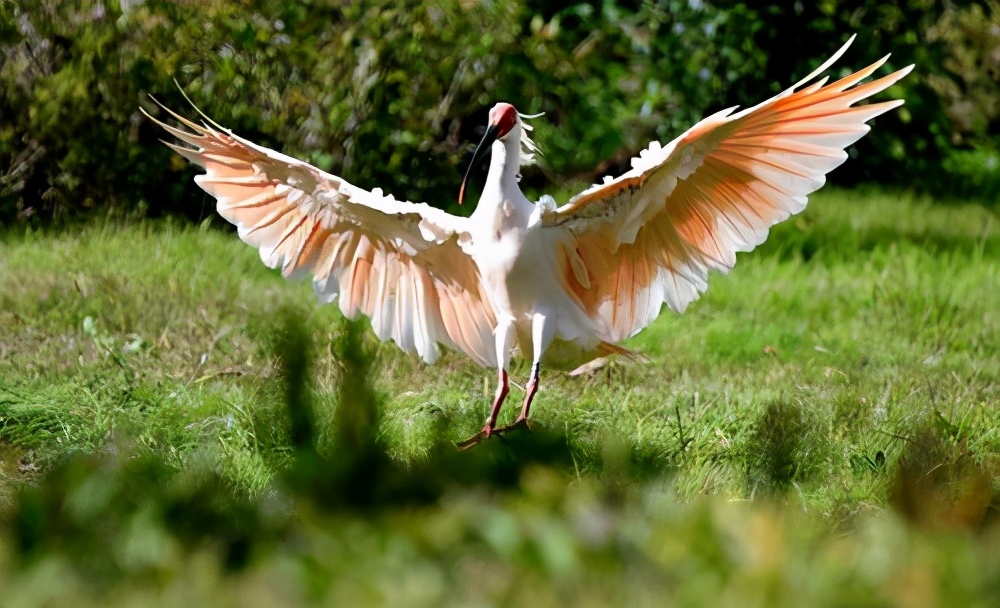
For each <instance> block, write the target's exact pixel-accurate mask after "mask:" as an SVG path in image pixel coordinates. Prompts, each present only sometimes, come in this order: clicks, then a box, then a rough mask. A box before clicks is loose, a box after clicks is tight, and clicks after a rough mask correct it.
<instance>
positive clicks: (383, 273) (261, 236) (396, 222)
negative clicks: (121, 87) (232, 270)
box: [147, 108, 496, 367]
mask: <svg viewBox="0 0 1000 608" xmlns="http://www.w3.org/2000/svg"><path fill="white" fill-rule="evenodd" d="M164 109H165V110H167V109H166V108H164ZM167 111H168V112H170V110H167ZM170 113H171V114H172V115H173V116H174V117H175V118H177V120H179V121H180V122H181V123H182V124H183V125H184V126H186V127H187V128H188V129H190V131H188V130H184V129H178V128H174V127H171V126H169V125H166V124H164V123H162V122H160V121H158V120H156V119H155V118H152V117H151V116H150V117H149V118H150V119H151V120H153V121H154V122H156V123H157V124H159V125H160V126H161V127H163V128H164V129H166V130H167V131H168V132H169V133H171V134H172V135H174V136H175V137H177V138H178V139H180V140H181V141H183V142H184V143H186V144H188V145H190V146H193V148H189V147H186V146H179V145H174V144H169V143H168V144H167V145H169V146H170V147H171V148H173V149H174V150H176V151H177V152H178V153H180V154H181V155H183V156H184V157H185V158H187V159H188V160H190V161H191V162H193V163H195V164H197V165H199V166H201V167H204V169H205V171H206V173H205V174H204V175H199V176H197V177H196V178H195V182H197V184H198V185H199V186H201V187H202V188H203V189H204V190H205V191H206V192H208V193H209V194H211V195H212V196H214V197H215V198H216V199H217V200H218V205H217V209H218V212H219V214H220V215H221V216H222V217H224V218H225V219H226V220H228V221H230V222H232V223H233V224H235V225H236V226H237V229H238V232H239V236H240V238H241V239H242V240H243V241H244V242H246V243H248V244H249V245H252V246H253V247H256V248H257V249H259V250H260V258H261V260H263V262H264V264H266V265H267V266H268V267H269V268H281V271H282V274H283V275H284V276H285V277H291V276H293V275H294V276H302V275H306V276H311V278H312V281H313V285H314V287H315V289H316V291H317V293H318V295H319V297H320V299H321V300H323V301H325V302H330V301H333V300H334V299H336V298H339V300H340V310H341V311H342V312H343V313H344V315H345V316H347V317H348V318H354V317H356V316H357V314H358V313H361V314H364V315H366V316H367V317H369V318H370V319H371V324H372V329H373V330H374V331H375V334H376V335H377V336H378V337H379V339H381V340H389V339H391V340H393V341H394V342H395V343H396V344H397V345H399V347H400V348H402V349H403V350H404V351H406V352H408V353H415V354H419V355H420V356H421V357H422V358H423V359H424V360H425V361H428V362H432V361H434V360H435V359H437V357H438V356H439V355H440V350H439V348H438V344H439V343H440V344H444V345H445V346H448V347H450V348H453V349H455V350H459V351H461V352H463V353H465V354H466V355H468V356H469V357H470V358H472V359H473V360H474V361H476V362H477V363H479V364H480V365H483V366H488V367H492V366H495V365H496V352H495V347H494V342H493V333H492V332H493V328H494V327H495V313H494V310H493V305H492V303H491V300H490V298H489V297H488V295H487V293H486V290H485V287H484V286H483V284H482V281H481V280H480V275H479V270H478V268H477V267H476V265H475V263H474V262H473V261H472V259H471V258H470V257H469V256H468V255H467V254H466V253H465V252H464V251H463V249H462V247H461V244H460V240H463V239H465V238H467V231H466V223H467V221H468V220H467V219H466V218H460V217H456V216H453V215H449V214H448V213H445V212H444V211H441V210H440V209H435V208H433V207H430V206H428V205H425V204H414V203H410V202H403V201H397V200H395V199H394V198H392V197H391V196H383V195H382V193H381V191H379V190H375V191H374V192H370V191H368V190H364V189H362V188H358V187H357V186H354V185H352V184H350V183H348V182H347V181H346V180H344V179H341V178H340V177H337V176H336V175H331V174H329V173H326V172H324V171H322V170H320V169H318V168H316V167H313V166H312V165H309V164H307V163H304V162H301V161H298V160H295V159H293V158H291V157H288V156H285V155H283V154H280V153H278V152H275V151H274V150H270V149H268V148H265V147H263V146H258V145H256V144H254V143H252V142H250V141H247V140H245V139H243V138H241V137H238V136H236V135H234V134H233V133H232V132H231V131H229V130H228V129H224V128H222V127H220V126H218V125H216V124H215V123H210V121H209V122H206V123H203V124H198V123H195V122H192V121H190V120H187V119H185V118H183V117H181V116H179V115H177V114H175V113H173V112H170ZM147 116H149V115H148V114H147Z"/></svg>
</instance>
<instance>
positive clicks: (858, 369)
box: [0, 192, 1000, 606]
mask: <svg viewBox="0 0 1000 608" xmlns="http://www.w3.org/2000/svg"><path fill="white" fill-rule="evenodd" d="M0 239H2V240H0V467H2V468H0V476H2V477H0V504H2V518H3V526H2V531H0V589H2V592H0V593H2V596H0V603H2V604H3V605H4V606H8V605H10V606H18V605H25V606H28V605H43V604H67V603H72V604H73V605H85V604H87V603H88V602H89V603H93V604H97V603H100V604H102V605H106V604H108V603H111V604H121V605H125V604H127V605H135V604H139V603H142V604H161V605H177V604H182V603H187V604H191V603H196V604H207V603H209V602H211V603H212V604H221V605H283V604H289V605H295V604H307V603H323V604H338V605H369V604H390V605H397V604H402V603H404V602H405V603H408V604H411V605H428V606H438V605H462V606H466V605H477V604H482V605H505V604H511V605H514V604H517V605H550V604H556V603H573V604H578V605H630V606H631V605H657V606H659V605H665V604H679V605H706V604H709V605H734V606H735V605H739V606H746V605H761V606H781V605H788V606H792V605H794V606H800V605H816V606H820V605H901V606H924V605H927V606H932V605H968V606H978V605H982V606H994V605H997V603H998V602H1000V525H998V518H997V517H996V515H997V508H998V507H1000V475H998V473H1000V436H998V428H1000V388H998V384H997V381H998V378H1000V352H998V351H1000V331H998V330H1000V303H998V300H997V293H998V290H1000V262H998V260H1000V232H998V230H997V217H996V214H995V211H993V210H991V209H987V208H984V207H982V206H978V205H971V204H970V205H950V206H940V205H933V204H931V203H930V202H928V201H925V200H913V199H909V198H906V197H900V196H894V195H888V194H884V193H879V192H868V193H855V192H851V193H845V192H839V193H838V192H834V193H832V194H825V195H820V196H816V197H814V200H813V202H812V203H811V205H810V208H809V210H808V211H807V212H806V214H804V215H803V216H802V217H800V218H796V219H794V220H792V221H791V222H789V223H788V224H786V225H782V226H779V227H777V228H776V229H775V230H774V232H773V234H772V237H771V239H770V240H769V242H768V243H767V245H766V246H764V247H762V248H761V249H760V250H758V251H756V252H754V253H752V254H749V255H743V256H741V258H740V262H739V264H738V265H737V268H736V269H735V270H734V271H733V273H732V274H731V275H730V276H729V277H721V276H716V277H714V278H713V279H712V280H711V287H710V289H709V291H708V293H707V294H706V296H705V297H704V298H703V299H702V300H701V301H700V302H698V303H697V304H695V305H693V306H692V307H691V309H690V310H689V311H688V313H687V314H685V315H683V316H680V317H677V316H673V315H671V314H669V313H667V314H665V315H664V316H663V317H662V318H661V319H660V320H659V321H657V323H656V324H655V325H654V326H653V327H651V328H650V329H648V330H647V331H646V332H644V333H643V334H641V335H640V336H638V337H637V338H635V339H634V340H633V342H632V343H631V344H630V346H632V347H634V348H639V349H640V350H642V351H643V352H645V353H646V354H647V355H648V358H649V361H647V362H643V363H625V362H612V363H610V364H609V365H607V366H606V367H604V368H602V369H600V370H598V371H597V372H595V373H594V374H592V375H591V376H586V377H581V378H569V377H566V376H564V375H562V374H561V373H560V372H558V371H556V370H547V373H544V375H543V385H542V386H543V388H542V392H541V393H540V394H539V398H538V400H537V401H536V403H537V406H536V408H535V415H536V422H537V424H536V427H540V428H539V429H538V430H537V431H535V432H532V433H527V434H521V435H511V436H510V437H509V438H508V439H507V440H506V441H490V442H487V443H486V444H484V445H482V446H480V447H479V448H477V449H475V450H473V451H471V452H468V453H458V452H456V451H455V450H454V448H453V447H451V445H450V441H452V440H455V439H458V438H461V437H463V436H465V435H468V434H471V432H473V431H474V430H476V429H477V428H478V426H479V425H481V420H482V419H483V417H484V416H485V412H486V408H487V406H488V395H489V394H490V393H491V392H492V386H491V382H492V378H493V374H492V373H491V372H489V371H486V370H480V369H478V368H475V367H474V366H472V365H470V364H469V363H467V362H465V361H464V360H462V359H461V358H460V357H458V356H454V355H451V356H447V357H445V359H444V360H443V361H442V362H441V363H439V364H438V365H437V366H433V367H429V366H425V365H423V364H421V363H419V362H417V361H415V360H413V359H411V358H408V357H405V356H403V355H401V354H399V353H398V352H397V351H396V350H395V348H394V347H393V346H392V345H378V344H376V343H374V342H373V340H372V339H371V338H370V337H369V336H368V334H367V332H366V331H365V330H364V328H363V324H362V326H360V327H359V326H357V325H354V324H345V323H344V322H343V321H342V320H341V319H340V318H339V315H338V314H337V312H336V310H335V307H330V306H327V307H319V306H317V305H315V304H314V303H313V301H312V299H311V295H310V293H309V291H310V289H309V287H308V285H303V284H297V285H288V284H285V283H284V282H283V281H282V280H281V279H280V278H279V277H277V276H275V274H274V273H272V272H269V271H267V270H266V269H264V268H262V267H261V265H260V263H259V261H258V260H257V259H256V254H255V252H253V251H252V250H250V249H249V248H247V247H245V246H243V245H242V244H240V243H239V242H238V241H237V240H236V239H235V237H234V236H232V235H229V234H224V233H221V232H219V231H215V230H211V229H207V227H205V228H202V229H193V228H188V227H179V226H177V225H173V224H169V223H150V224H140V225H136V226H103V227H88V228H84V229H80V230H77V231H75V232H68V233H60V234H52V235H49V234H7V235H4V236H3V237H0ZM516 369H517V374H516V378H515V379H518V378H523V376H524V375H525V373H526V371H527V370H526V369H525V367H524V366H523V365H521V366H520V367H518V368H516ZM543 371H544V370H543ZM516 397H517V395H516V394H515V395H514V398H515V400H516ZM515 409H516V408H515ZM747 499H750V500H747Z"/></svg>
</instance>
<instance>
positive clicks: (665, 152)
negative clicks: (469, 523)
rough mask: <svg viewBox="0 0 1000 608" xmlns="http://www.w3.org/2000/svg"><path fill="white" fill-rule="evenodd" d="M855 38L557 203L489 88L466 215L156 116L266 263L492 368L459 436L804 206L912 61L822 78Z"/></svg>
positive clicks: (607, 345)
mask: <svg viewBox="0 0 1000 608" xmlns="http://www.w3.org/2000/svg"><path fill="white" fill-rule="evenodd" d="M853 40H854V37H853V36H852V37H851V39H850V40H848V42H847V43H846V44H845V45H844V46H843V47H842V48H841V49H840V50H839V51H837V53H836V54H834V55H833V57H831V58H830V59H829V60H828V61H826V62H825V63H823V64H822V65H821V66H820V67H819V68H817V69H816V70H815V71H814V72H812V73H811V74H809V75H808V76H806V77H805V78H804V79H802V80H801V81H800V82H798V83H797V84H796V85H794V86H793V87H791V88H788V89H786V90H784V91H782V92H781V93H779V94H777V95H775V96H774V97H772V98H771V99H768V100H767V101H764V102H763V103H761V104H758V105H756V106H753V107H751V108H748V109H745V110H742V111H739V112H736V111H735V108H729V109H726V110H722V111H720V112H717V113H715V114H712V115H711V116H709V117H707V118H705V119H703V120H701V121H700V122H698V123H697V124H696V125H694V126H693V127H692V128H691V129H689V130H688V131H686V132H685V133H683V134H682V135H680V136H679V137H678V138H676V139H675V140H673V141H671V142H670V143H668V144H666V145H661V144H660V143H659V142H656V141H654V142H652V143H651V144H650V145H649V147H647V148H646V149H645V150H643V151H641V152H640V153H639V155H638V156H637V157H636V158H633V159H632V168H631V170H629V171H627V172H626V173H624V174H623V175H621V176H619V177H616V178H614V179H611V178H608V179H606V180H605V181H604V183H601V184H597V185H594V186H591V187H590V188H587V189H586V190H584V191H583V192H581V193H579V194H578V195H576V196H574V197H573V198H572V199H570V200H569V202H568V203H566V204H565V205H562V206H560V207H557V206H556V205H555V203H554V201H553V200H552V199H551V197H547V196H546V197H542V199H541V200H540V201H538V202H532V201H530V200H528V199H527V198H526V197H525V196H524V194H523V193H522V192H521V189H520V188H519V186H518V168H519V165H520V164H521V162H522V161H524V160H525V159H526V158H527V157H530V156H531V155H532V154H533V153H534V152H535V151H536V150H535V145H534V143H533V142H532V140H531V138H530V137H529V135H530V133H529V131H530V129H531V127H530V126H529V125H528V124H527V123H526V122H525V121H524V119H526V118H531V117H528V116H525V115H522V114H519V113H518V112H517V111H516V110H515V109H514V107H513V106H512V105H510V104H509V103H498V104H496V106H494V107H493V109H492V110H491V111H490V113H489V123H488V128H487V129H486V133H485V135H484V136H483V139H482V141H481V142H480V143H479V146H478V147H477V148H476V151H475V154H474V156H473V159H474V160H473V162H475V158H478V157H479V156H480V155H481V154H483V153H484V152H485V151H486V150H489V151H490V153H491V154H492V159H491V162H490V167H489V173H488V176H487V178H486V185H485V186H484V188H483V191H482V195H481V196H480V198H479V204H478V205H477V207H476V209H475V210H474V212H473V213H472V215H471V216H470V217H467V218H466V217H457V216H454V215H450V214H448V213H446V212H444V211H442V210H440V209H437V208H434V207H431V206H428V205H426V204H415V203H411V202H404V201H398V200H396V199H394V198H393V197H392V196H390V195H384V194H383V193H382V191H381V189H377V188H376V189H374V190H365V189H363V188H360V187H358V186H355V185H353V184H350V183H348V182H347V181H345V180H344V179H342V178H340V177H337V176H336V175H332V174H330V173H327V172H325V171H321V170H320V169H318V168H316V167H313V166H311V165H309V164H307V163H305V162H302V161H299V160H296V159H294V158H291V157H288V156H285V155H283V154H280V153H278V152H275V151H274V150H270V149H268V148H265V147H262V146H258V145H256V144H254V143H252V142H250V141H247V140H246V139H243V138H241V137H239V136H237V135H235V134H233V133H232V132H231V131H229V130H228V129H225V128H223V127H221V126H219V125H218V124H217V123H215V122H213V121H211V120H210V119H208V118H207V117H206V118H205V121H203V122H202V123H201V124H199V123H196V122H193V121H190V120H187V119H185V118H183V117H181V116H179V115H177V114H175V113H173V112H170V113H171V114H172V115H173V116H174V117H175V118H176V119H177V120H179V121H180V123H181V124H182V125H183V126H184V127H186V129H184V128H175V127H171V126H168V125H166V124H163V123H162V122H160V121H156V122H157V123H158V124H160V126H162V127H163V128H164V129H166V130H167V131H168V132H169V133H171V134H172V135H174V136H175V137H177V138H178V139H179V140H180V141H181V142H183V143H184V144H187V145H175V144H167V145H170V146H171V147H172V148H173V149H174V150H176V151H177V152H178V153H180V154H181V155H183V156H184V157H186V158H187V159H188V160H190V161H191V162H193V163H195V164H197V165H199V166H201V167H203V168H204V169H205V173H204V174H201V175H198V176H197V177H196V178H195V181H196V182H197V183H198V185H199V186H201V187H202V188H203V189H204V190H205V191H207V192H208V193H209V194H211V195H213V196H214V197H215V198H216V199H217V201H218V204H217V209H218V212H219V214H220V215H221V216H222V217H223V218H225V219H226V220H228V221H230V222H232V223H233V224H235V225H236V226H237V229H238V234H239V237H240V239H242V240H243V241H244V242H246V243H248V244H249V245H251V246H253V247H256V248H258V249H259V250H260V257H261V260H262V261H263V262H264V264H265V265H267V266H268V267H270V268H281V272H282V274H283V275H284V276H286V277H291V276H308V277H310V278H311V280H312V283H313V285H314V287H315V290H316V293H317V294H318V296H319V298H320V300H321V301H323V302H332V301H334V300H339V305H340V310H341V311H342V312H343V314H344V315H345V316H346V317H349V318H353V317H356V316H357V315H359V314H363V315H365V316H367V317H368V318H369V319H370V320H371V327H372V330H373V331H374V332H375V334H376V335H377V336H378V337H379V339H381V340H383V341H384V340H390V339H391V340H392V341H394V342H395V343H396V344H397V345H398V346H399V348H401V349H402V350H404V351H406V352H408V353H413V354H416V355H419V356H420V357H422V358H423V359H424V360H425V361H427V362H433V361H434V360H436V359H437V358H438V356H439V354H440V352H441V345H443V346H445V347H448V348H451V349H454V350H457V351H460V352H462V353H464V354H465V355H467V356H468V357H469V358H471V359H472V360H473V361H475V362H476V363H478V364H479V365H481V366H484V367H489V368H496V369H497V373H498V376H497V389H496V395H495V397H494V399H493V403H492V407H491V408H490V412H489V417H488V418H487V419H486V423H485V425H484V426H483V428H482V430H481V431H479V432H478V433H477V434H476V435H474V436H473V437H471V438H470V439H469V440H467V441H465V442H462V443H461V444H459V445H460V446H461V447H468V446H471V445H474V444H475V443H477V442H478V441H480V440H482V439H484V438H487V437H489V436H491V435H494V434H496V433H499V432H501V431H503V430H506V429H509V428H514V427H515V426H520V425H525V426H526V424H527V420H528V415H529V411H530V408H531V402H532V399H533V398H534V396H535V393H536V391H537V389H538V381H539V380H538V377H539V366H540V364H541V362H542V356H543V354H545V353H546V350H547V349H548V348H549V347H550V346H552V345H553V344H554V343H559V344H561V345H562V346H571V347H572V348H575V349H577V350H578V351H579V352H580V353H593V354H596V353H611V352H627V351H625V350H624V349H621V348H619V347H617V346H615V344H616V343H618V342H620V341H622V340H624V339H626V338H628V337H630V336H633V335H635V334H636V333H638V332H639V331H641V330H642V329H643V328H644V327H646V326H647V325H649V324H650V323H651V322H652V321H653V320H654V319H655V318H656V317H657V316H658V315H659V314H660V310H661V308H662V306H663V304H666V305H667V307H669V308H670V309H671V310H673V311H674V312H677V313H681V312H683V311H684V309H685V308H687V306H688V305H689V304H690V303H691V302H692V301H694V300H695V299H697V298H698V296H699V295H700V294H701V293H702V292H703V291H704V290H705V289H706V288H707V287H708V283H707V279H708V274H709V271H710V270H718V271H721V272H723V273H725V272H728V271H729V269H731V268H732V267H733V265H734V264H735V262H736V252H738V251H750V250H752V249H753V248H754V247H756V246H757V245H759V244H760V243H762V242H763V241H764V239H766V238H767V234H768V229H769V228H770V226H772V225H774V224H776V223H777V222H780V221H782V220H784V219H786V218H788V217H789V216H791V215H794V214H796V213H799V212H800V211H802V210H803V209H804V208H805V206H806V197H807V195H809V194H810V193H812V192H814V191H816V190H817V189H819V188H820V187H821V186H822V185H823V183H824V181H825V176H826V174H827V173H828V172H830V171H831V170H833V169H834V168H835V167H837V166H839V165H840V164H841V163H843V162H844V161H845V160H846V159H847V154H846V153H845V151H844V149H845V148H846V147H847V146H849V145H850V144H852V143H854V142H855V141H857V140H858V139H859V138H861V137H862V136H863V135H864V134H865V133H867V132H868V130H869V127H868V125H867V124H865V123H866V121H868V120H870V119H872V118H874V117H876V116H879V115H880V114H883V113H884V112H887V111H889V110H891V109H893V108H895V107H897V106H899V105H900V104H902V103H903V101H902V100H891V101H883V102H880V103H872V104H868V105H862V106H854V105H853V104H855V103H856V102H858V101H861V100H863V99H865V98H867V97H869V96H871V95H874V94H876V93H879V92H880V91H883V90H884V89H886V88H888V87H889V86H890V85H892V84H893V83H895V82H896V81H898V80H899V79H901V78H902V77H903V76H905V75H906V74H907V73H909V72H910V70H911V69H912V68H913V66H912V65H911V66H909V67H906V68H903V69H901V70H898V71H896V72H893V73H891V74H888V75H886V76H882V77H881V78H878V79H876V80H872V81H869V82H867V83H864V84H861V82H862V81H863V80H865V79H866V78H868V77H869V76H870V75H872V74H873V73H874V72H875V71H876V70H877V69H878V68H879V67H881V66H882V64H883V63H885V61H886V59H888V56H887V57H885V58H883V59H881V60H880V61H877V62H875V63H874V64H873V65H871V66H869V67H867V68H865V69H863V70H860V71H858V72H855V73H853V74H851V75H849V76H846V77H844V78H841V79H840V80H837V81H836V82H833V83H830V84H827V78H821V79H818V80H817V78H818V77H819V75H820V74H821V73H822V72H823V71H825V70H826V69H827V68H829V67H830V65H831V64H832V63H833V62H834V61H836V60H837V59H838V58H840V56H841V55H842V54H843V53H844V51H845V50H846V49H847V47H848V46H849V45H850V43H851V42H852V41H853ZM164 109H166V108H164ZM167 111H168V112H169V110H167ZM150 118H152V117H150ZM153 120H155V119H153ZM470 166H471V165H470ZM467 178H468V172H466V179H467ZM466 179H463V181H462V186H461V189H460V191H459V202H461V199H462V198H463V196H464V192H465V184H466ZM515 343H516V344H518V345H519V346H520V349H521V352H522V353H524V354H525V355H526V356H527V355H528V354H529V353H530V356H531V361H532V365H531V375H530V378H529V380H528V383H527V386H526V394H525V396H524V401H523V404H522V407H521V412H520V415H519V416H518V417H517V419H516V421H515V423H514V424H512V425H509V426H507V427H500V428H498V427H497V416H498V414H499V412H500V408H501V406H502V405H503V403H504V399H505V398H506V397H507V393H508V379H507V370H508V364H509V361H510V358H511V355H512V351H513V349H514V346H515Z"/></svg>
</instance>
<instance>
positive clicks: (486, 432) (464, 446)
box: [455, 423, 496, 450]
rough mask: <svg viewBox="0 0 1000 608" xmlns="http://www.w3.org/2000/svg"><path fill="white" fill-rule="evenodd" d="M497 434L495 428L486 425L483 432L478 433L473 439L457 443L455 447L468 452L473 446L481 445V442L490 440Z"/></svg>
mask: <svg viewBox="0 0 1000 608" xmlns="http://www.w3.org/2000/svg"><path fill="white" fill-rule="evenodd" d="M495 432H496V430H495V428H494V427H493V426H491V425H490V424H489V423H486V426H484V427H483V430H481V431H479V432H478V433H476V434H475V435H473V436H472V437H469V438H468V439H465V440H463V441H459V442H457V443H455V447H457V448H458V449H460V450H467V449H469V448H471V447H473V446H476V445H479V442H480V441H482V440H484V439H488V438H489V437H490V435H492V434H493V433H495Z"/></svg>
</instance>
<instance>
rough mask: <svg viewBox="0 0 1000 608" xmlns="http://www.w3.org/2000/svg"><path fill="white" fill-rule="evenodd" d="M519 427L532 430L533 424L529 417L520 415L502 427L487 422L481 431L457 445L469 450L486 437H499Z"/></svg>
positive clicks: (461, 448)
mask: <svg viewBox="0 0 1000 608" xmlns="http://www.w3.org/2000/svg"><path fill="white" fill-rule="evenodd" d="M518 429H524V430H531V425H530V424H529V423H528V419H527V418H523V417H520V416H519V417H518V418H517V420H515V421H514V422H513V423H511V424H508V425H506V426H501V427H491V426H490V425H489V424H487V425H486V426H484V427H483V429H482V430H481V431H479V432H478V433H476V434H475V435H473V436H472V437H469V438H468V439H466V440H464V441H459V442H457V443H455V447H457V448H458V449H460V450H468V449H469V448H472V447H474V446H477V445H479V443H480V442H481V441H483V440H485V439H489V438H490V437H494V436H496V437H499V436H500V435H503V434H504V433H509V432H510V431H516V430H518Z"/></svg>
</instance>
